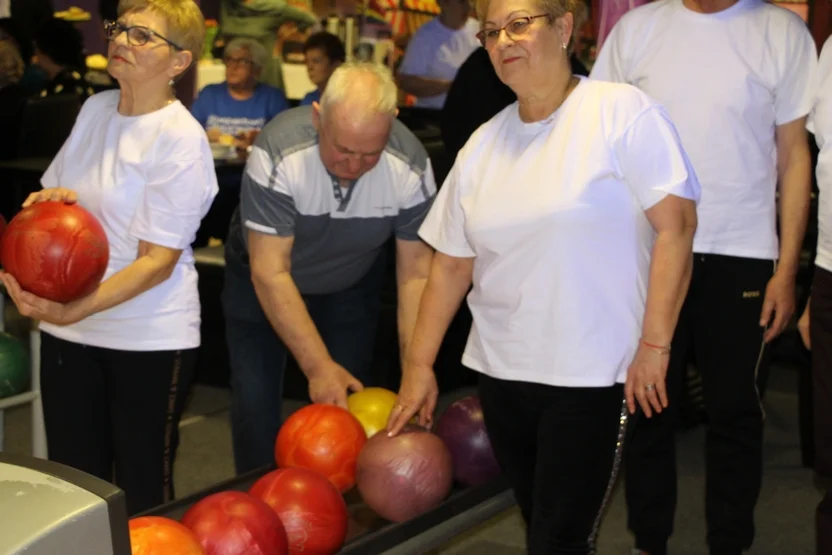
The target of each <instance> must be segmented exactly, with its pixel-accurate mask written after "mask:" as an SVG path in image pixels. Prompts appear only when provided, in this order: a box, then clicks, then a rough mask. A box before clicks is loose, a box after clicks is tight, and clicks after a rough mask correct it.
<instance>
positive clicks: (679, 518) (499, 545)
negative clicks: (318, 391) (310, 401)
mask: <svg viewBox="0 0 832 555" xmlns="http://www.w3.org/2000/svg"><path fill="white" fill-rule="evenodd" d="M798 371H800V370H798V369H797V368H795V367H793V366H791V365H789V364H786V363H779V364H777V365H776V366H775V367H774V368H773V369H772V378H771V385H770V389H769V392H768V393H767V395H766V399H765V408H766V413H767V415H768V421H767V427H766V447H765V476H764V486H763V491H762V494H761V496H760V500H759V504H758V507H757V539H756V542H755V547H754V548H753V549H752V550H751V551H750V552H749V553H750V554H751V555H804V554H805V555H810V554H812V553H814V547H813V545H814V544H813V514H814V507H815V505H816V504H817V502H818V501H819V499H820V495H819V493H818V492H817V490H816V489H815V487H814V486H813V482H812V473H811V472H810V471H809V470H807V469H804V468H802V467H801V464H800V448H799V440H798V424H797V414H798V412H797V394H796V391H797V376H798V374H797V373H798ZM228 406H229V396H228V392H227V391H226V390H223V389H220V388H214V387H208V386H204V385H198V386H196V388H195V391H194V394H193V398H192V400H191V402H190V405H189V407H188V410H187V412H186V414H185V416H184V418H183V420H182V423H181V435H182V441H181V445H180V449H179V455H178V459H177V462H176V489H177V495H178V496H183V495H188V494H190V493H193V492H196V491H199V490H201V489H203V488H205V487H208V486H211V485H213V484H216V483H217V482H219V481H221V480H224V479H227V478H229V477H231V476H232V473H233V465H232V460H231V442H230V427H229V422H228ZM298 407H299V404H298V403H289V404H287V406H286V407H285V410H286V411H287V412H290V411H292V410H295V409H296V408H298ZM29 414H30V413H29V409H28V407H22V408H16V409H12V410H9V411H7V412H6V419H5V420H6V422H5V433H6V436H5V440H6V446H5V447H6V450H7V451H8V452H12V453H22V454H29V453H30V452H31V451H30V449H31V441H30V417H29ZM703 442H704V430H703V428H702V427H699V428H696V429H693V430H690V431H687V432H683V433H681V434H680V436H679V454H678V459H679V462H680V469H679V486H680V490H679V509H678V512H677V515H676V533H675V536H674V538H673V539H672V541H671V550H672V551H671V552H672V553H673V554H674V555H702V554H705V553H707V550H706V549H705V546H704V540H703V538H704V533H705V525H704V518H703V511H704V509H703V491H704V474H703V456H702V446H703ZM625 522H626V521H625V511H624V503H623V495H622V492H621V488H620V487H619V488H618V489H617V491H616V493H615V495H614V498H613V500H612V503H611V506H610V508H609V512H608V514H607V517H606V519H605V522H604V525H603V527H602V530H601V535H600V546H599V553H600V554H601V555H628V554H629V549H630V547H632V545H631V541H632V540H631V539H630V536H629V534H628V532H627V530H626V525H625ZM523 546H524V532H523V527H522V522H521V520H520V517H519V514H518V512H517V510H516V509H515V510H510V511H507V512H506V513H505V514H503V515H501V516H499V517H497V518H495V519H493V520H492V521H490V522H488V523H486V524H484V525H482V526H480V527H479V528H477V529H475V530H473V531H472V532H470V533H467V534H465V535H464V536H463V537H460V538H458V539H457V540H455V541H454V542H452V543H451V544H449V545H447V546H446V547H444V548H442V549H440V550H438V551H435V552H433V555H479V554H483V555H519V554H522V553H524V549H523Z"/></svg>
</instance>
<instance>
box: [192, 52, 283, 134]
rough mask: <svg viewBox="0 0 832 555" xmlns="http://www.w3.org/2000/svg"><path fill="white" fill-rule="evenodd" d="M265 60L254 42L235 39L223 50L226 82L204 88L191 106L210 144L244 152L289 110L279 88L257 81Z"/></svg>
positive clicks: (265, 57) (264, 53) (267, 57)
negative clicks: (272, 120) (276, 119)
mask: <svg viewBox="0 0 832 555" xmlns="http://www.w3.org/2000/svg"><path fill="white" fill-rule="evenodd" d="M268 59H269V55H268V53H267V52H266V49H265V48H263V46H261V45H260V43H259V42H257V41H256V40H254V39H250V38H245V37H241V38H236V39H234V40H232V41H231V42H229V43H228V46H226V47H225V52H224V55H223V60H224V61H225V82H223V83H217V84H214V85H208V86H206V87H204V88H203V89H202V90H201V91H199V96H198V97H197V99H196V101H194V104H193V106H192V107H191V113H192V114H193V115H194V117H195V118H196V120H197V121H198V122H199V123H201V124H202V126H203V127H204V128H205V129H206V130H207V131H208V140H209V141H210V142H211V143H216V144H227V145H229V146H230V145H234V146H237V147H238V148H240V149H245V148H246V147H248V146H250V145H251V144H252V142H253V141H254V139H255V137H256V136H257V134H258V133H259V132H260V130H261V129H262V128H263V126H264V125H266V124H267V123H268V122H269V121H271V119H272V118H273V117H275V116H276V115H277V114H279V113H280V112H282V111H283V110H286V109H287V108H288V107H289V103H288V101H287V100H286V96H285V95H284V93H283V91H282V90H281V89H278V88H276V87H273V86H271V85H267V84H265V83H260V82H259V81H260V77H261V74H262V72H263V68H264V67H265V66H266V64H267V63H268Z"/></svg>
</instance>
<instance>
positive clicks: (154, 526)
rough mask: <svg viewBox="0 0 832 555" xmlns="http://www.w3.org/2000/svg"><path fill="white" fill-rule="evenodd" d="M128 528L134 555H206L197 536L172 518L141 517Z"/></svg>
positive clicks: (132, 521)
mask: <svg viewBox="0 0 832 555" xmlns="http://www.w3.org/2000/svg"><path fill="white" fill-rule="evenodd" d="M128 526H129V528H130V547H131V552H132V554H133V555H205V552H204V551H203V550H202V546H201V545H200V543H199V540H198V539H197V537H196V535H195V534H194V533H193V532H191V530H190V529H188V528H187V527H186V526H185V525H184V524H180V523H179V522H177V521H175V520H172V519H170V518H165V517H161V516H140V517H137V518H133V519H130V521H129V523H128Z"/></svg>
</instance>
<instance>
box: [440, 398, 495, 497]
mask: <svg viewBox="0 0 832 555" xmlns="http://www.w3.org/2000/svg"><path fill="white" fill-rule="evenodd" d="M433 431H434V433H436V435H438V436H439V437H440V438H442V441H444V442H445V445H447V446H448V450H450V452H451V456H452V457H453V460H454V478H455V479H456V480H457V481H458V482H459V483H461V484H463V485H466V486H479V485H482V484H484V483H486V482H489V481H491V480H494V479H495V478H497V477H498V476H499V475H500V473H501V470H500V465H499V464H497V459H496V458H495V457H494V451H493V450H492V449H491V441H490V440H489V439H488V432H487V431H486V429H485V422H484V420H483V416H482V407H481V406H480V399H479V397H476V396H472V397H466V398H464V399H460V400H458V401H456V402H455V403H453V404H452V405H451V406H450V407H448V408H447V409H446V410H445V412H443V413H442V416H440V417H439V420H438V421H437V422H436V427H435V428H434V430H433Z"/></svg>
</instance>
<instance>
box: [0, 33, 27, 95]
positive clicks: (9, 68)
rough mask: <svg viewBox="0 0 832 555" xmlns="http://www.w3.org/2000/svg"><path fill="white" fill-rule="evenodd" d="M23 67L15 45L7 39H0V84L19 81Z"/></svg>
mask: <svg viewBox="0 0 832 555" xmlns="http://www.w3.org/2000/svg"><path fill="white" fill-rule="evenodd" d="M24 69H25V66H24V64H23V58H21V57H20V50H18V48H17V45H16V44H15V43H14V42H13V41H12V40H9V39H3V40H0V84H3V85H5V84H8V83H17V82H19V81H20V78H21V77H23V70H24Z"/></svg>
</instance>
